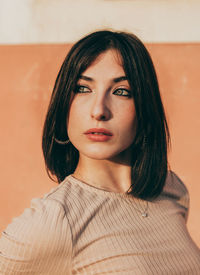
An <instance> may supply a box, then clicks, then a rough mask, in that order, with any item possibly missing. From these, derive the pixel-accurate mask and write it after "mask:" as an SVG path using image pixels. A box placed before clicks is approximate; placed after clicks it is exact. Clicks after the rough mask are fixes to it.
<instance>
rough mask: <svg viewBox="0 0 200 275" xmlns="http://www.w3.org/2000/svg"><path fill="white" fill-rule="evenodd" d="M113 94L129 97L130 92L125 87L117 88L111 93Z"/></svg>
mask: <svg viewBox="0 0 200 275" xmlns="http://www.w3.org/2000/svg"><path fill="white" fill-rule="evenodd" d="M113 94H114V95H119V96H127V97H131V93H130V91H129V90H127V89H117V90H115V91H114V93H113Z"/></svg>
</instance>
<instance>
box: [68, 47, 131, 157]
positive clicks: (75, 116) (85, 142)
mask: <svg viewBox="0 0 200 275" xmlns="http://www.w3.org/2000/svg"><path fill="white" fill-rule="evenodd" d="M74 93H75V95H74V98H73V100H72V103H71V107H70V110H69V116H68V122H67V128H68V136H69V139H70V141H71V143H72V144H73V145H74V146H75V147H76V149H77V150H78V151H79V155H80V157H87V158H92V159H98V160H103V159H119V160H120V158H122V156H123V158H124V156H128V155H130V150H127V149H128V148H129V147H130V145H131V144H132V142H133V140H134V137H135V134H136V112H135V105H134V101H133V98H132V97H131V92H130V86H129V83H128V80H127V78H126V75H125V72H124V69H123V67H122V65H121V60H120V57H119V54H118V53H117V52H116V50H108V51H106V52H104V53H102V54H100V55H99V57H98V58H97V59H96V60H95V61H94V62H93V63H92V64H91V66H90V67H88V68H87V69H86V70H85V71H84V72H83V74H82V75H81V77H80V79H79V80H78V83H77V87H76V90H75V91H74ZM124 153H126V154H124Z"/></svg>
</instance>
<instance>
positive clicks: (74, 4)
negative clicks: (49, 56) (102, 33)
mask: <svg viewBox="0 0 200 275" xmlns="http://www.w3.org/2000/svg"><path fill="white" fill-rule="evenodd" d="M0 5H1V6H0V43H1V44H23V43H67V42H73V41H75V40H77V39H79V38H80V37H81V36H83V35H85V34H86V33H88V32H91V31H94V30H96V29H101V28H113V29H120V30H127V31H130V32H134V33H135V34H137V35H138V36H139V37H140V38H141V39H142V40H143V41H145V42H199V41H200V0H0Z"/></svg>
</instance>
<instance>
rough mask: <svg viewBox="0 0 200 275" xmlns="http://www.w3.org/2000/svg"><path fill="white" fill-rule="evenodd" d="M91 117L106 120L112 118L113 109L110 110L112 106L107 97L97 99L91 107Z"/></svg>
mask: <svg viewBox="0 0 200 275" xmlns="http://www.w3.org/2000/svg"><path fill="white" fill-rule="evenodd" d="M91 117H92V118H93V119H96V120H98V121H100V120H104V121H105V120H109V119H110V117H111V111H110V108H109V107H108V102H106V99H105V98H102V99H99V98H96V99H95V101H94V102H93V105H92V108H91Z"/></svg>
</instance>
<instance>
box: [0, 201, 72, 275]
mask: <svg viewBox="0 0 200 275" xmlns="http://www.w3.org/2000/svg"><path fill="white" fill-rule="evenodd" d="M71 254H72V240H71V230H70V226H69V223H68V220H67V216H66V213H65V210H64V208H63V206H62V205H61V204H60V203H59V202H57V201H56V200H53V199H49V198H43V199H33V200H32V202H31V207H30V208H28V209H25V211H24V213H23V214H22V215H21V216H19V217H18V218H15V219H14V220H13V222H12V223H11V224H10V225H8V227H7V228H6V230H5V231H4V232H3V233H2V237H1V239H0V274H6V275H10V274H15V275H18V274H27V275H28V274H48V275H49V274H60V275H61V274H71V271H70V270H71Z"/></svg>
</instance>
